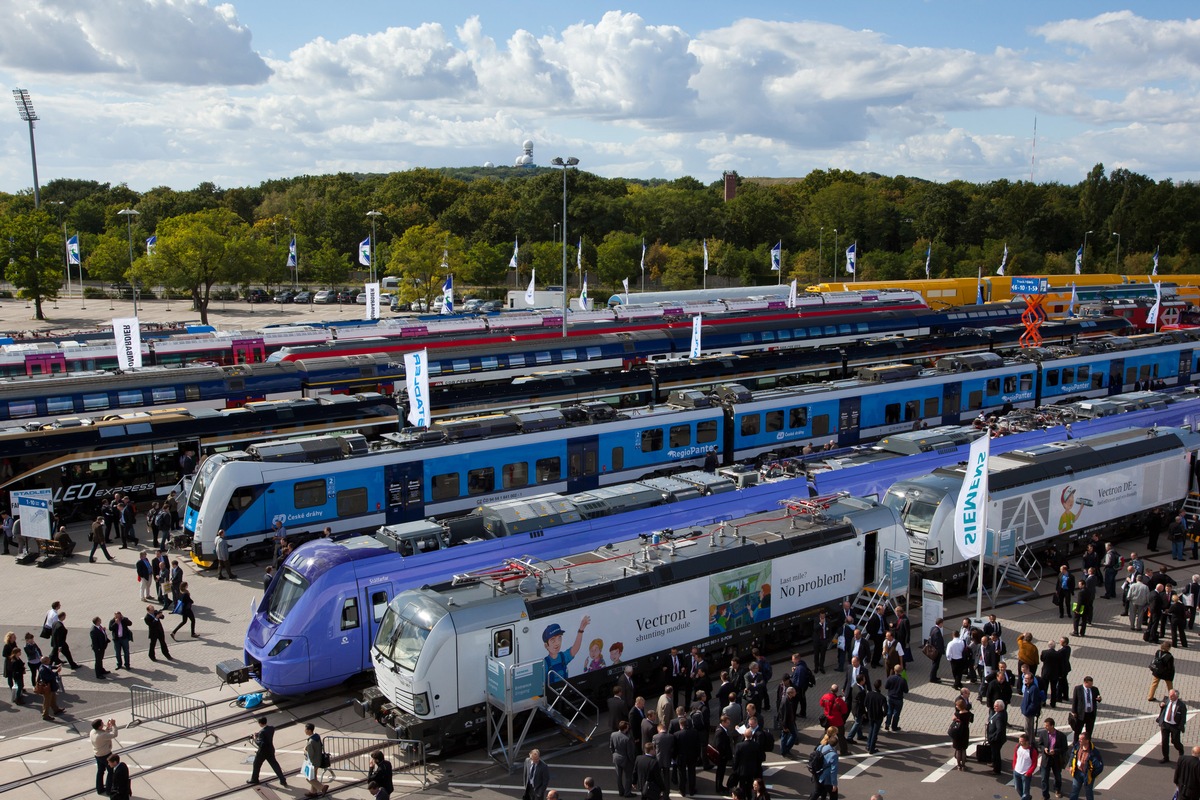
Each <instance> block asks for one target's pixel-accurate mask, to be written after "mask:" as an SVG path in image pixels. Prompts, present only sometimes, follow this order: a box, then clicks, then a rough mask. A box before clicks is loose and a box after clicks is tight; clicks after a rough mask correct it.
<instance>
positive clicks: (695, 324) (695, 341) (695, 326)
mask: <svg viewBox="0 0 1200 800" xmlns="http://www.w3.org/2000/svg"><path fill="white" fill-rule="evenodd" d="M700 325H701V322H700V315H699V314H697V315H696V316H694V317H692V352H691V355H690V356H689V357H690V358H699V357H700Z"/></svg>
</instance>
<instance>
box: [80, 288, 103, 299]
mask: <svg viewBox="0 0 1200 800" xmlns="http://www.w3.org/2000/svg"><path fill="white" fill-rule="evenodd" d="M83 296H84V298H86V299H88V300H107V299H108V292H106V291H104V290H103V289H101V288H99V287H96V286H85V287H83Z"/></svg>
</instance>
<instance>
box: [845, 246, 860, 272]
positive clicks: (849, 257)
mask: <svg viewBox="0 0 1200 800" xmlns="http://www.w3.org/2000/svg"><path fill="white" fill-rule="evenodd" d="M857 267H858V242H855V243H854V244H852V245H850V246H849V247H847V248H846V273H847V274H849V275H853V274H854V270H855V269H856V268H857Z"/></svg>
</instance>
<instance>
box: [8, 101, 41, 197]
mask: <svg viewBox="0 0 1200 800" xmlns="http://www.w3.org/2000/svg"><path fill="white" fill-rule="evenodd" d="M13 99H14V100H16V101H17V113H18V114H20V115H21V119H23V120H25V122H27V123H29V157H30V158H31V159H32V160H33V207H34V208H41V207H42V190H41V189H40V188H39V187H38V174H37V149H36V148H35V147H34V146H33V123H35V122H37V120H38V115H37V112H36V111H34V110H33V101H32V100H30V99H29V90H28V89H13Z"/></svg>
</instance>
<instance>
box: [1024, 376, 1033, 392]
mask: <svg viewBox="0 0 1200 800" xmlns="http://www.w3.org/2000/svg"><path fill="white" fill-rule="evenodd" d="M1021 391H1022V392H1032V391H1033V373H1032V372H1025V373H1022V374H1021Z"/></svg>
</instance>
